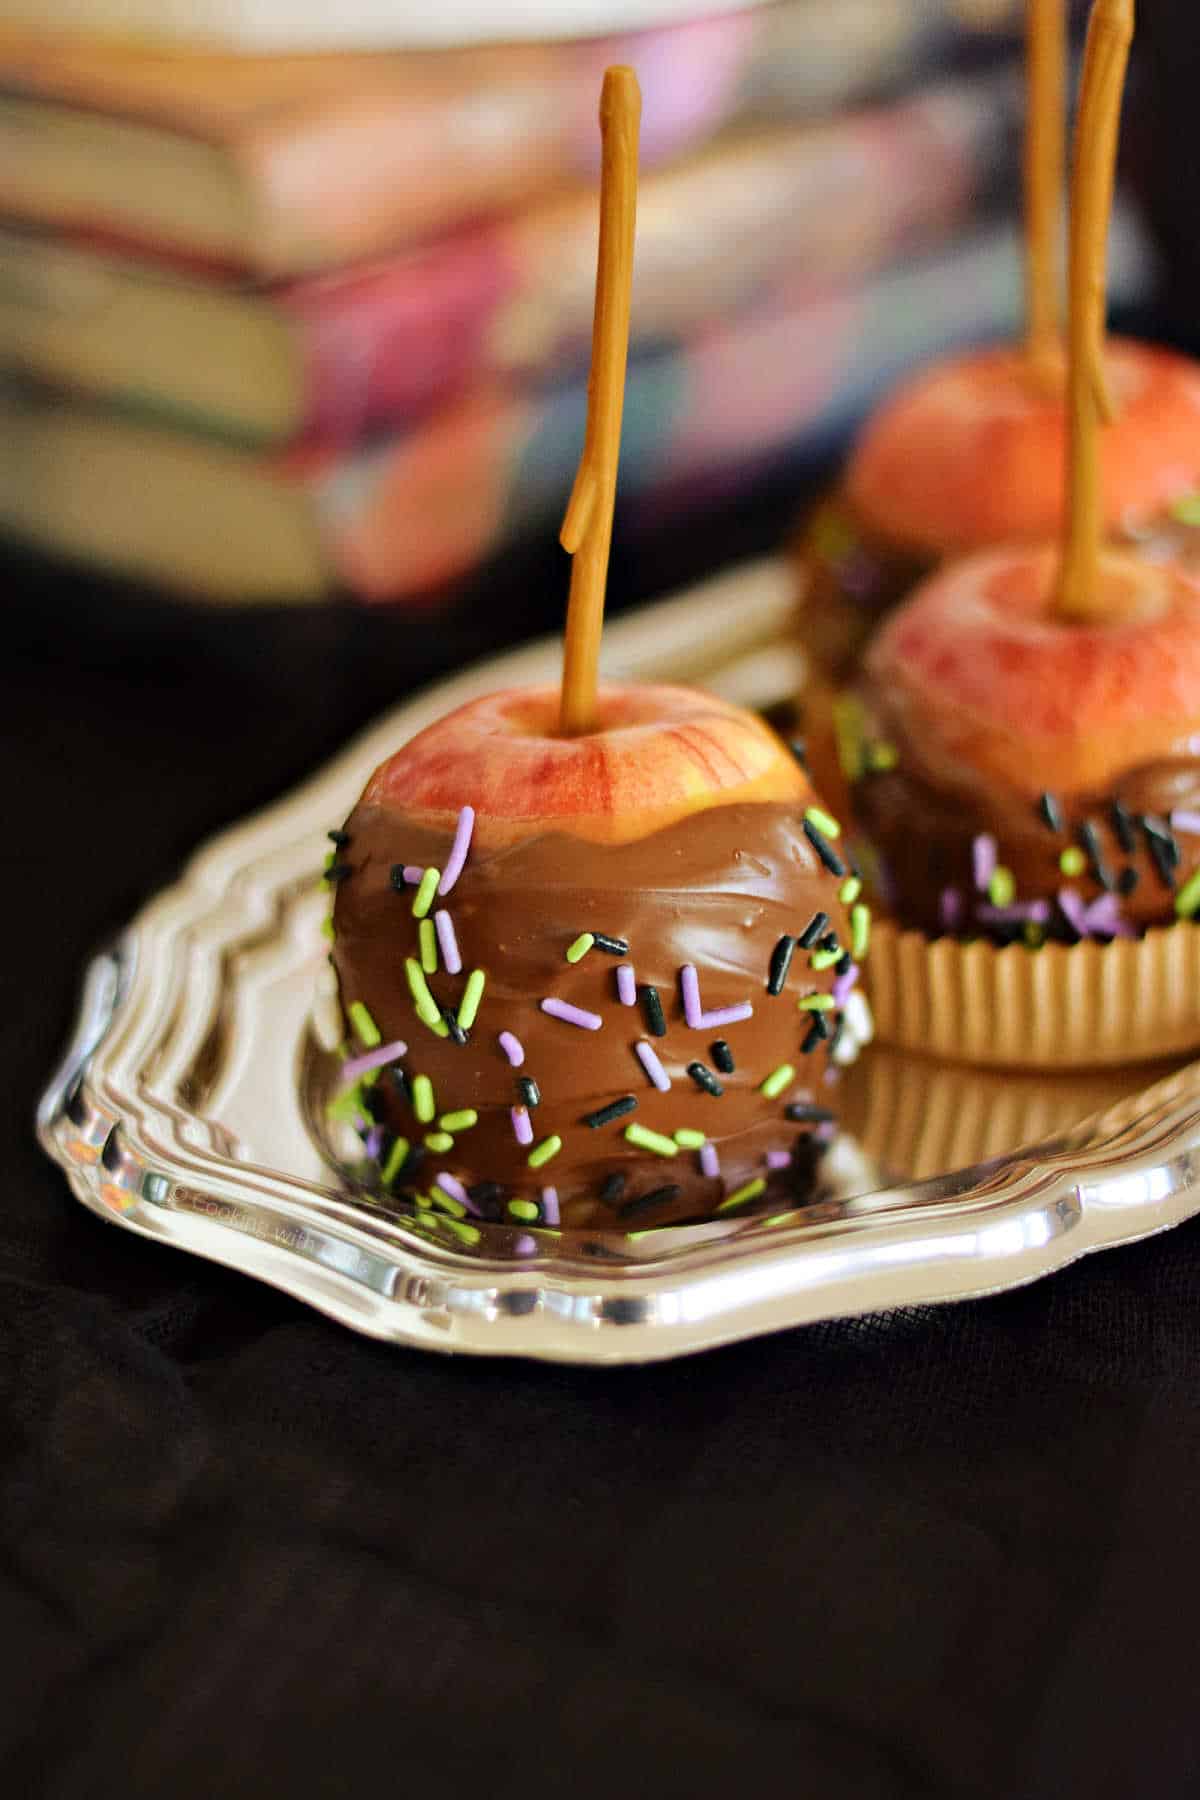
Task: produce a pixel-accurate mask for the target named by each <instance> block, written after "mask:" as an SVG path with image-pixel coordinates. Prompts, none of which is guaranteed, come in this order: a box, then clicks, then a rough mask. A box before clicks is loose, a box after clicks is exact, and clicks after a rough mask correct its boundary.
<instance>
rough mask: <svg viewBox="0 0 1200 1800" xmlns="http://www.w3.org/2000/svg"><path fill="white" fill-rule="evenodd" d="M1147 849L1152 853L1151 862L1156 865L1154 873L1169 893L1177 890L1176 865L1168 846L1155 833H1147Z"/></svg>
mask: <svg viewBox="0 0 1200 1800" xmlns="http://www.w3.org/2000/svg"><path fill="white" fill-rule="evenodd" d="M1146 848H1147V850H1148V851H1149V852H1150V861H1151V862H1152V863H1153V864H1154V872H1155V874H1156V875H1157V876H1158V879H1159V880H1160V881H1161V882H1162V884H1163V886H1164V887H1165V888H1166V889H1167V890H1168V892H1172V893H1173V892H1174V889H1175V865H1174V863H1173V862H1172V861H1171V854H1170V851H1169V850H1168V848H1167V846H1166V844H1165V843H1164V842H1163V840H1162V839H1161V838H1160V837H1157V836H1156V835H1155V834H1154V833H1153V832H1150V831H1148V832H1147V833H1146Z"/></svg>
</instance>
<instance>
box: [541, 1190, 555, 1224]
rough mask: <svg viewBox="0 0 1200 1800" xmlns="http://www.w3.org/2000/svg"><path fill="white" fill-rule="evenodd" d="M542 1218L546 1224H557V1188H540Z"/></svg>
mask: <svg viewBox="0 0 1200 1800" xmlns="http://www.w3.org/2000/svg"><path fill="white" fill-rule="evenodd" d="M542 1218H543V1220H544V1221H545V1223H546V1224H547V1225H557V1224H558V1222H559V1212H558V1189H557V1188H543V1189H542Z"/></svg>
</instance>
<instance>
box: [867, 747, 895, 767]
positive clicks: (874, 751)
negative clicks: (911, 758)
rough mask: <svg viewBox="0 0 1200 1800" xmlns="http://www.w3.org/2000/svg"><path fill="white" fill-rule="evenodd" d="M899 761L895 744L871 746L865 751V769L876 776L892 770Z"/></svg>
mask: <svg viewBox="0 0 1200 1800" xmlns="http://www.w3.org/2000/svg"><path fill="white" fill-rule="evenodd" d="M899 761H900V752H899V751H898V750H897V748H896V746H895V744H872V745H871V746H870V748H869V749H868V751H867V767H868V768H870V769H873V770H874V771H875V773H876V774H878V775H883V774H886V773H887V771H888V770H889V769H894V768H895V767H896V764H897V763H898V762H899Z"/></svg>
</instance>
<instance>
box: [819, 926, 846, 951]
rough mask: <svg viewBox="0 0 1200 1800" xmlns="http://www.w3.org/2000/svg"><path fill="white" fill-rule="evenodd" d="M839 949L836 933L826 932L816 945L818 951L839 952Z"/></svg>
mask: <svg viewBox="0 0 1200 1800" xmlns="http://www.w3.org/2000/svg"><path fill="white" fill-rule="evenodd" d="M841 947H842V946H841V945H840V944H839V943H838V934H837V932H836V931H827V932H826V933H825V936H824V937H823V938H822V939H821V940H820V942H819V943H818V945H817V949H818V950H840V949H841Z"/></svg>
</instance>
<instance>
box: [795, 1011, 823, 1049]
mask: <svg viewBox="0 0 1200 1800" xmlns="http://www.w3.org/2000/svg"><path fill="white" fill-rule="evenodd" d="M828 1036H829V1027H828V1025H827V1024H826V1023H825V1014H824V1013H814V1014H813V1021H812V1024H811V1025H810V1026H809V1028H808V1030H807V1031H806V1032H805V1034H804V1042H803V1043H802V1044H801V1046H800V1052H801V1055H803V1056H811V1055H812V1053H813V1051H814V1050H815V1049H816V1047H817V1045H818V1044H822V1043H824V1042H825V1040H826V1039H827V1038H828Z"/></svg>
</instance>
